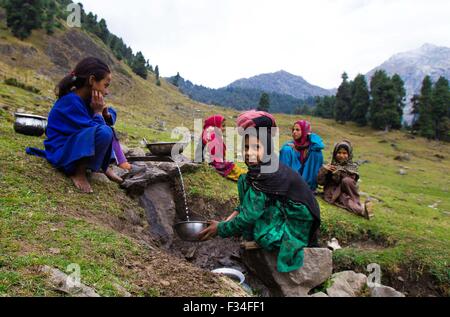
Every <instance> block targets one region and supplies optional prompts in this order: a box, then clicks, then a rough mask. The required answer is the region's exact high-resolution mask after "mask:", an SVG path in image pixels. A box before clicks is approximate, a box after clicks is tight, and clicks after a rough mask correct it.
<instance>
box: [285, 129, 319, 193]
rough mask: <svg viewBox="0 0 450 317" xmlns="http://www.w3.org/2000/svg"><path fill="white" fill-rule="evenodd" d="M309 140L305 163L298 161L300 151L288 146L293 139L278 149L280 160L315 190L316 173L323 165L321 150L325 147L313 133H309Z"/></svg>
mask: <svg viewBox="0 0 450 317" xmlns="http://www.w3.org/2000/svg"><path fill="white" fill-rule="evenodd" d="M309 140H310V142H311V145H310V147H309V150H308V158H307V160H306V162H305V164H302V163H301V161H300V153H299V152H298V151H296V150H295V149H293V148H292V147H291V146H289V144H294V141H290V142H287V143H286V144H284V145H283V147H282V148H281V151H280V161H281V162H283V163H284V164H286V165H287V166H289V167H290V168H292V169H293V170H294V171H296V172H298V173H299V174H300V175H301V176H302V177H303V179H304V180H305V181H306V182H307V183H308V185H309V187H310V188H311V189H312V190H316V189H317V175H318V174H319V170H320V168H321V167H322V165H323V154H322V150H323V149H324V148H325V145H324V143H323V141H322V138H321V137H320V136H318V135H317V134H314V133H313V134H311V135H310V139H309Z"/></svg>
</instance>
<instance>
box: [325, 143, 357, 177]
mask: <svg viewBox="0 0 450 317" xmlns="http://www.w3.org/2000/svg"><path fill="white" fill-rule="evenodd" d="M342 148H343V149H345V150H346V151H347V153H348V160H347V161H345V162H339V161H338V160H337V159H336V154H337V153H338V152H339V150H340V149H342ZM331 164H332V165H334V166H336V168H337V172H338V171H342V172H346V173H349V174H355V175H356V176H357V177H358V178H359V173H358V164H356V163H353V146H352V143H351V142H350V141H348V140H343V141H341V142H339V143H336V144H335V146H334V150H333V159H332V161H331Z"/></svg>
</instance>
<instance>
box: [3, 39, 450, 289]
mask: <svg viewBox="0 0 450 317" xmlns="http://www.w3.org/2000/svg"><path fill="white" fill-rule="evenodd" d="M0 33H1V34H0V35H2V36H4V38H0V42H4V43H13V45H29V43H25V44H24V43H20V42H18V41H15V40H14V39H12V38H10V37H9V36H8V35H7V34H4V33H5V31H1V32H0ZM60 33H61V34H63V32H59V31H58V34H60ZM42 36H43V35H42V34H39V33H36V34H34V35H33V43H34V45H35V46H36V47H38V51H39V53H38V55H37V56H36V57H34V58H35V59H36V64H38V62H37V61H38V60H39V61H42V64H43V65H47V64H49V63H50V60H49V58H48V56H46V55H45V54H44V53H43V52H42V50H41V48H40V47H39V44H38V42H39V41H38V40H39V39H41V40H42ZM61 45H62V44H61ZM5 61H6V59H5ZM30 63H31V62H30ZM49 65H50V64H49ZM120 66H121V67H123V69H124V70H125V71H126V72H127V73H130V74H131V72H130V71H129V68H128V67H127V66H126V65H122V64H121V65H120ZM37 75H38V74H37V73H36V72H35V71H33V70H31V69H29V68H26V67H25V66H24V67H23V68H21V67H19V66H17V65H12V64H7V63H6V62H3V61H2V62H0V77H3V78H7V77H15V78H18V79H19V80H21V81H23V82H25V83H27V84H29V85H33V86H35V87H37V88H38V89H39V90H40V91H41V94H34V93H31V92H29V91H26V90H23V89H20V88H17V87H11V86H7V85H5V84H3V83H0V161H1V162H2V164H0V237H1V239H0V250H1V252H0V296H12V295H25V296H30V295H31V296H41V295H44V296H53V295H59V294H58V293H56V292H54V291H53V290H52V289H51V288H50V287H49V285H47V282H46V279H45V278H44V277H43V276H42V275H41V274H38V273H37V272H36V267H37V266H39V265H43V264H46V265H50V266H54V267H57V268H59V269H61V270H63V271H64V270H65V269H66V267H67V265H69V264H70V263H79V264H81V265H82V274H83V281H86V283H87V284H89V285H94V286H95V288H96V289H97V290H98V291H99V293H100V294H102V295H105V296H113V295H116V291H115V289H114V288H113V287H112V285H113V284H114V283H118V284H120V285H122V286H123V287H125V288H126V289H127V290H129V291H130V292H132V293H133V294H136V295H147V296H159V295H165V294H167V291H165V290H164V289H163V288H161V287H160V286H159V285H157V284H155V283H153V282H151V283H148V284H145V285H142V283H140V282H139V280H140V279H145V278H144V277H142V276H140V275H139V274H137V273H136V271H135V270H131V269H127V267H126V265H125V264H124V263H126V261H125V260H124V259H128V258H133V259H136V258H145V256H146V255H148V253H149V251H148V250H147V249H146V248H145V247H143V246H142V245H140V244H139V243H137V242H136V241H134V240H133V239H132V238H130V237H129V236H127V235H124V234H121V233H119V232H118V231H117V230H116V228H114V226H110V225H107V224H108V223H109V222H110V221H112V220H117V219H120V218H121V217H122V215H123V213H124V210H125V209H126V208H133V209H134V210H140V212H141V213H142V210H141V209H140V208H139V207H138V206H137V204H136V202H134V201H133V200H131V199H129V198H128V197H127V196H125V195H124V194H123V193H122V192H121V191H120V190H118V188H117V187H116V186H114V185H111V184H94V190H95V191H96V194H95V195H93V196H92V195H91V196H89V195H81V194H79V193H77V192H76V191H75V190H74V189H73V186H72V184H71V182H70V180H68V179H66V178H65V177H63V176H62V175H60V174H59V173H58V172H56V171H55V170H53V169H52V168H51V167H50V166H49V165H48V164H47V163H46V162H44V161H43V160H41V159H38V158H34V157H28V156H26V155H25V154H24V148H25V147H26V146H36V147H42V141H43V138H30V137H25V136H21V135H17V134H15V133H14V131H13V129H12V125H13V113H14V112H15V111H17V110H18V109H19V108H22V109H24V110H25V111H27V112H33V113H35V114H39V115H47V114H48V111H49V110H50V109H51V106H52V103H53V100H54V97H53V92H52V89H53V85H54V83H55V82H56V81H57V80H58V79H59V78H61V76H62V75H63V74H54V75H52V77H49V76H44V75H42V74H39V76H40V77H39V78H40V79H39V80H37V79H36V78H37V77H38V76H37ZM24 78H25V79H28V80H23V79H24ZM111 91H112V95H111V96H110V97H109V99H108V103H111V104H112V105H113V106H114V107H116V108H117V110H118V111H119V122H118V124H117V126H116V130H117V131H118V132H119V133H120V134H121V135H123V138H122V142H124V143H125V144H126V145H128V146H130V147H137V146H141V145H140V142H141V140H142V138H143V137H145V138H146V139H147V140H148V141H152V140H158V141H169V140H171V135H170V132H171V131H172V129H173V128H174V127H177V126H184V127H187V128H189V129H190V130H191V131H192V130H193V119H194V118H204V117H206V116H207V115H210V114H213V113H222V114H224V115H225V116H226V117H227V118H228V124H229V125H230V126H231V125H232V124H233V119H232V117H233V116H235V115H236V114H237V113H236V112H235V111H233V110H230V109H221V108H218V107H213V106H208V105H203V104H198V103H196V102H194V101H192V100H190V99H188V98H187V97H186V96H183V95H181V94H180V93H179V92H178V91H177V90H176V88H175V87H173V86H171V85H169V84H167V83H166V82H164V81H163V82H162V85H161V87H158V86H156V85H155V84H154V77H153V76H149V79H148V80H147V81H145V80H143V79H141V78H137V77H136V76H135V75H134V74H131V77H129V75H128V76H125V75H124V74H121V73H119V74H114V77H113V85H112V87H111ZM276 118H277V121H278V125H279V126H280V127H281V137H282V141H286V140H288V139H289V138H290V127H291V125H292V123H293V122H295V121H296V120H297V119H298V118H297V117H294V116H289V115H276ZM307 119H309V120H311V122H312V125H313V129H314V132H316V133H318V134H319V135H321V136H322V137H323V139H324V141H325V143H326V146H327V148H326V150H325V152H324V153H325V156H326V159H327V160H329V159H330V153H331V151H332V147H333V144H334V143H335V142H337V141H339V140H341V139H344V138H345V139H350V140H351V141H352V142H353V145H354V148H355V156H356V157H355V160H360V159H363V160H369V161H370V163H368V164H365V165H363V166H362V167H361V169H360V174H361V179H362V182H361V184H360V189H361V190H362V191H363V192H365V193H368V194H370V195H371V196H373V197H376V198H379V199H381V200H382V201H380V202H378V203H377V204H376V206H375V215H376V216H375V218H374V219H373V220H372V221H370V222H368V221H366V220H364V219H362V218H359V217H356V216H354V215H352V214H350V213H348V212H346V211H345V210H341V209H338V208H336V207H333V206H330V205H328V204H326V203H325V202H323V201H320V205H321V211H322V218H323V225H322V233H323V236H324V238H331V237H336V238H338V239H339V241H340V242H341V244H342V245H343V246H344V247H345V248H344V249H343V250H341V251H338V252H335V253H334V260H335V265H336V267H338V268H351V269H357V270H359V271H364V268H365V267H366V266H367V265H368V264H370V263H378V264H380V265H381V267H382V270H383V272H385V273H390V274H395V273H397V272H404V271H406V272H408V275H409V278H410V279H411V280H414V279H418V278H420V276H421V275H429V276H431V277H432V279H433V282H434V284H435V285H437V286H439V287H440V288H441V294H447V295H448V294H449V293H448V292H449V285H450V270H449V267H450V266H449V261H450V247H449V241H450V216H449V212H450V199H449V197H450V195H449V188H450V178H449V177H448V175H449V174H450V163H449V160H450V145H449V144H443V143H438V142H434V141H427V140H425V139H422V138H416V139H411V138H410V136H408V135H407V134H405V133H403V132H399V131H395V132H390V133H388V134H383V133H380V132H377V131H373V130H371V129H369V128H359V127H357V126H355V125H353V124H348V125H346V126H342V125H339V124H337V123H336V122H334V121H331V120H323V119H318V118H307ZM157 121H165V123H166V128H167V130H166V131H160V130H158V129H157V123H158V122H157ZM391 144H395V147H393V146H392V145H391ZM403 152H408V153H410V155H411V161H409V162H398V161H395V160H394V157H395V156H396V155H398V154H400V153H403ZM438 153H439V154H441V155H443V156H444V157H445V158H444V159H443V160H439V159H437V158H436V157H435V154H438ZM405 167H407V168H408V169H407V171H408V174H407V175H405V176H400V175H399V173H398V171H399V169H400V168H405ZM185 181H186V187H187V188H186V189H187V192H188V194H189V196H190V198H191V199H197V198H207V199H209V200H215V201H216V202H217V203H220V204H222V203H224V202H228V201H232V202H236V201H237V189H236V184H235V183H233V182H231V181H228V180H225V179H223V178H222V177H220V176H219V175H217V174H216V173H215V172H214V171H213V170H211V169H209V168H208V167H206V166H204V167H202V168H201V169H200V170H199V171H197V172H196V173H193V174H189V175H186V176H185ZM435 203H438V204H437V207H436V209H433V208H430V207H429V206H430V205H433V204H435ZM230 212H231V210H230ZM52 229H53V230H52ZM365 240H371V241H374V243H375V244H378V246H379V247H377V248H364V247H352V244H353V243H354V242H355V241H360V242H364V241H365ZM51 248H57V249H59V250H60V253H59V254H53V253H52V252H50V249H51ZM155 258H157V257H155ZM177 265H181V264H177ZM158 267H160V266H158ZM161 267H163V266H161ZM154 270H156V271H157V268H154ZM163 273H164V274H166V273H167V272H162V273H161V274H163ZM164 274H163V275H164ZM196 294H197V295H199V294H207V292H206V293H205V290H198V292H197V293H196ZM208 294H209V293H208Z"/></svg>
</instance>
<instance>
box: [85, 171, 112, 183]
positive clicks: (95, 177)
mask: <svg viewBox="0 0 450 317" xmlns="http://www.w3.org/2000/svg"><path fill="white" fill-rule="evenodd" d="M90 180H91V181H92V182H95V183H104V184H109V183H111V181H110V180H109V178H108V177H107V176H106V175H105V174H103V173H91V175H90Z"/></svg>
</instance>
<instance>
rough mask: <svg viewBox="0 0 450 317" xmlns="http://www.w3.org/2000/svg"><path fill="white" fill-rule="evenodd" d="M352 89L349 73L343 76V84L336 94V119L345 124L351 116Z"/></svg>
mask: <svg viewBox="0 0 450 317" xmlns="http://www.w3.org/2000/svg"><path fill="white" fill-rule="evenodd" d="M351 102H352V89H351V84H350V83H349V82H348V75H347V73H344V74H342V84H341V85H340V86H339V89H338V91H337V94H336V106H335V119H336V121H337V122H339V123H343V124H345V123H346V122H347V121H349V120H350V119H351V118H350V115H351Z"/></svg>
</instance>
